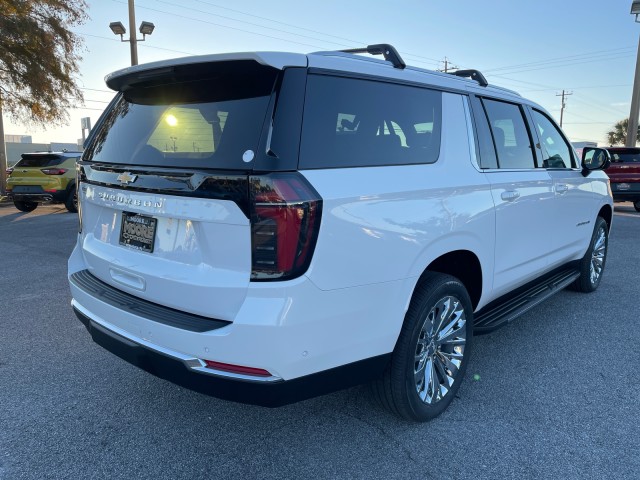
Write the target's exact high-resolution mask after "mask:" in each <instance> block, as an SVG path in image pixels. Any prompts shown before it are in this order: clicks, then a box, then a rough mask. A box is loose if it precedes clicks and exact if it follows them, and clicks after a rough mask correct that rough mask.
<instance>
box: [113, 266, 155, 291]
mask: <svg viewBox="0 0 640 480" xmlns="http://www.w3.org/2000/svg"><path fill="white" fill-rule="evenodd" d="M109 273H110V274H111V278H112V279H113V280H114V281H115V282H117V283H119V284H120V285H124V286H126V287H129V288H135V289H136V290H140V291H143V292H144V291H145V290H146V287H147V284H146V282H145V281H144V278H142V277H140V276H138V275H133V274H131V273H128V272H125V271H123V270H119V269H116V268H110V269H109Z"/></svg>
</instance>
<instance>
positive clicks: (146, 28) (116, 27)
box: [109, 0, 156, 65]
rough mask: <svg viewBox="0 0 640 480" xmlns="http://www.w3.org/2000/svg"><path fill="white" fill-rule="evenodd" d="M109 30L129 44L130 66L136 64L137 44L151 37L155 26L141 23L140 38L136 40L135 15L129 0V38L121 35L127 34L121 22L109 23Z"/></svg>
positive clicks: (131, 2)
mask: <svg viewBox="0 0 640 480" xmlns="http://www.w3.org/2000/svg"><path fill="white" fill-rule="evenodd" d="M109 28H110V29H111V31H112V32H113V33H114V34H115V35H120V41H121V42H129V43H130V44H131V65H137V64H138V42H144V41H145V38H146V36H147V35H151V34H152V33H153V30H154V29H155V28H156V26H155V25H154V24H153V23H151V22H142V23H141V24H140V29H139V31H140V33H141V34H142V38H136V37H137V36H136V34H135V31H136V14H135V8H134V5H133V0H129V31H130V32H131V33H130V34H129V38H128V39H127V40H125V39H124V37H123V35H124V34H125V33H127V29H126V28H124V25H123V24H122V22H111V23H110V24H109Z"/></svg>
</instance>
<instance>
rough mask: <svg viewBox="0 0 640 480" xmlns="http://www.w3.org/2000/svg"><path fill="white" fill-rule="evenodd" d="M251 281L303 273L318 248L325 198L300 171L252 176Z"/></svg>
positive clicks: (291, 276) (281, 278)
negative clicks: (316, 246) (316, 247)
mask: <svg viewBox="0 0 640 480" xmlns="http://www.w3.org/2000/svg"><path fill="white" fill-rule="evenodd" d="M250 191H251V260H252V268H251V280H257V281H266V280H285V279H287V280H288V279H291V278H296V277H299V276H300V275H302V274H303V273H304V272H305V271H306V270H307V268H308V267H309V264H310V263H311V257H312V256H313V251H314V249H315V245H316V240H317V238H318V231H319V229H320V217H321V212H322V198H321V197H320V195H319V194H318V192H316V191H315V190H314V189H313V187H312V186H311V185H310V184H309V182H307V180H306V179H305V178H304V177H303V176H302V175H300V174H299V173H273V174H269V175H260V176H252V177H250Z"/></svg>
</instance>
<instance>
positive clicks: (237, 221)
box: [80, 61, 278, 320]
mask: <svg viewBox="0 0 640 480" xmlns="http://www.w3.org/2000/svg"><path fill="white" fill-rule="evenodd" d="M277 77H278V70H276V69H273V68H270V67H264V66H262V65H259V64H258V63H257V62H253V61H250V62H248V61H236V62H218V63H216V64H211V65H206V66H203V65H197V66H196V67H193V66H191V67H190V66H185V67H181V68H176V69H172V70H171V71H170V72H168V73H166V72H165V71H161V72H159V73H158V75H157V76H154V75H153V74H152V73H151V74H149V75H145V76H143V79H142V80H139V81H138V83H136V79H132V80H131V81H130V82H129V83H128V84H126V83H127V82H125V85H123V89H124V90H125V93H124V94H120V95H119V97H118V98H117V99H116V101H115V102H114V103H113V104H112V106H111V108H110V109H109V111H108V112H107V113H106V114H105V116H104V117H103V118H102V119H101V120H100V124H99V125H98V127H97V130H96V131H95V132H94V133H93V136H92V137H91V138H90V140H89V144H88V147H87V150H86V152H85V155H84V157H83V162H81V167H82V178H81V181H82V184H81V189H80V191H81V221H82V234H81V239H80V241H81V245H82V252H83V256H84V261H85V265H86V266H87V268H88V269H89V271H90V272H91V273H92V274H93V275H94V276H95V277H97V278H99V279H100V280H102V281H103V282H106V283H108V284H110V285H112V286H114V287H116V288H118V289H121V290H123V291H125V292H128V293H131V294H133V295H136V296H138V297H140V298H143V299H145V300H149V301H152V302H154V303H158V304H161V305H165V306H168V307H171V308H176V309H179V310H181V311H186V312H191V313H194V314H199V315H203V316H208V317H214V318H220V319H224V320H233V318H234V316H235V314H236V313H237V310H238V309H239V308H240V305H241V304H242V301H243V300H244V297H245V295H246V290H247V287H248V284H249V280H250V274H251V233H250V222H249V218H248V217H249V212H248V200H249V199H248V197H249V184H248V182H249V173H250V172H251V169H252V166H253V162H254V160H255V158H256V156H257V155H258V152H265V151H266V150H265V146H264V142H265V138H266V135H265V133H264V132H265V125H266V124H268V122H266V120H267V119H268V118H270V117H269V115H268V111H269V109H270V106H271V104H272V92H273V90H274V85H275V82H276V79H277ZM140 82H142V83H140Z"/></svg>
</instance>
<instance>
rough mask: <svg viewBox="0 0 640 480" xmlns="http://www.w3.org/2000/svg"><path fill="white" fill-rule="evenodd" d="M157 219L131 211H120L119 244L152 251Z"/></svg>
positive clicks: (148, 251)
mask: <svg viewBox="0 0 640 480" xmlns="http://www.w3.org/2000/svg"><path fill="white" fill-rule="evenodd" d="M157 224H158V220H157V219H156V218H153V217H148V216H146V215H140V214H139V213H133V212H122V224H121V226H120V245H125V246H127V247H131V248H135V249H136V250H141V251H143V252H147V253H153V246H154V243H155V239H156V226H157Z"/></svg>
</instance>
